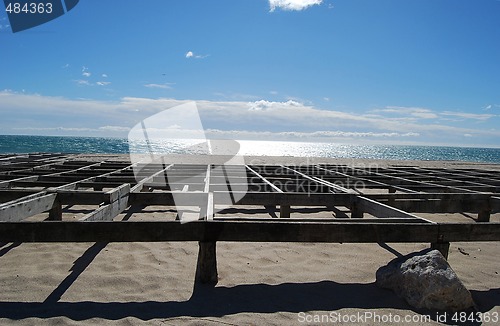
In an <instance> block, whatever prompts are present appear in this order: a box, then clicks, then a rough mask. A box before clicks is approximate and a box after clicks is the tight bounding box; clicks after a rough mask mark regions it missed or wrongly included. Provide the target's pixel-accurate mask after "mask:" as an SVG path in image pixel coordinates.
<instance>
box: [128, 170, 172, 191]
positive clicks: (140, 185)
mask: <svg viewBox="0 0 500 326" xmlns="http://www.w3.org/2000/svg"><path fill="white" fill-rule="evenodd" d="M172 166H173V164H169V165H167V166H163V165H162V166H161V167H162V169H160V171H157V172H155V173H153V174H151V175H149V176H147V177H146V178H144V179H142V180H141V181H139V182H138V183H137V184H136V185H135V186H134V187H132V188H131V189H130V192H131V193H135V192H140V191H141V190H142V188H143V187H145V184H146V183H148V182H151V181H152V180H153V179H154V178H155V177H157V176H160V175H163V177H164V178H165V172H166V171H167V170H169V169H171V168H172ZM139 173H140V172H139Z"/></svg>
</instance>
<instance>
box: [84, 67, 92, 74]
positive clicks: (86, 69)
mask: <svg viewBox="0 0 500 326" xmlns="http://www.w3.org/2000/svg"><path fill="white" fill-rule="evenodd" d="M91 75H92V73H90V72H89V68H87V67H85V66H83V67H82V76H84V77H90V76H91Z"/></svg>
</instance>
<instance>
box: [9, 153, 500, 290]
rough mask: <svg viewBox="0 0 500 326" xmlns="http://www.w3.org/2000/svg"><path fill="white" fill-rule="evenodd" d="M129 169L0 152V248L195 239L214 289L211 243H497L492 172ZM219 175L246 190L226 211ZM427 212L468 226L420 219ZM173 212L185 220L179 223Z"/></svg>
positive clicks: (497, 202)
mask: <svg viewBox="0 0 500 326" xmlns="http://www.w3.org/2000/svg"><path fill="white" fill-rule="evenodd" d="M137 164H140V163H136V164H135V165H134V164H131V163H130V162H127V161H116V160H103V161H88V160H81V159H78V157H77V156H75V155H65V154H27V155H3V156H2V155H0V242H99V241H104V242H123V241H143V242H155V241H199V242H200V254H199V257H198V270H197V280H199V281H202V282H212V283H213V282H216V280H217V272H216V258H215V250H216V248H215V244H216V242H217V241H245V242H247V241H248V242H332V243H333V242H343V243H370V242H373V243H391V242H394V243H395V242H428V243H430V244H431V246H433V247H434V248H437V249H439V250H440V251H441V252H442V253H443V254H444V255H445V256H447V253H448V248H449V243H450V242H457V241H499V240H500V223H499V222H498V221H494V222H491V221H490V217H491V216H492V214H496V213H499V212H500V172H499V171H489V170H484V169H480V168H474V169H443V168H419V167H417V166H396V167H386V168H380V167H377V166H364V167H355V166H347V165H332V164H318V165H308V166H291V165H287V166H285V165H245V166H243V169H244V171H245V173H244V174H243V175H242V174H241V173H240V172H241V169H242V166H224V168H223V169H215V167H216V166H214V165H211V164H196V165H194V164H148V165H147V166H144V167H143V169H142V170H141V173H140V174H139V175H138V176H136V175H134V167H137ZM221 171H222V172H221ZM167 174H168V175H170V176H172V175H175V176H176V177H175V178H174V179H175V180H177V181H173V182H167V183H165V180H166V175H167ZM238 178H239V179H238ZM174 179H170V180H171V181H172V180H174ZM186 179H189V184H186V182H183V180H186ZM229 179H231V181H232V185H233V186H234V185H235V180H237V181H236V184H238V183H239V184H241V185H245V189H247V191H246V192H245V193H244V196H243V198H242V199H241V200H239V201H238V202H236V203H234V202H233V201H230V200H228V198H234V197H235V196H236V195H238V194H236V193H235V191H234V190H232V188H231V187H230V186H229V187H228V180H229ZM238 180H239V181H238ZM233 188H238V187H233ZM228 189H229V190H228ZM174 195H175V199H176V201H177V204H179V198H180V200H181V202H182V209H178V208H176V206H175V203H174ZM236 197H237V196H236ZM178 206H179V205H178ZM221 207H224V209H223V210H220V209H221ZM219 210H220V211H219ZM214 212H215V213H214ZM428 213H432V214H436V216H439V215H438V214H443V213H462V214H465V215H466V216H467V217H468V221H466V222H464V223H442V222H440V221H439V218H437V219H436V218H433V219H432V220H431V219H429V218H423V217H421V216H419V214H428ZM182 214H190V215H191V216H195V219H196V221H194V222H190V223H180V222H179V217H180V215H182Z"/></svg>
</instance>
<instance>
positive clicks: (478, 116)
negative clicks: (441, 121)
mask: <svg viewBox="0 0 500 326" xmlns="http://www.w3.org/2000/svg"><path fill="white" fill-rule="evenodd" d="M441 115H444V116H451V117H458V118H462V119H472V120H479V121H486V120H488V119H491V118H493V117H495V115H494V114H477V113H465V112H450V111H445V112H443V113H441Z"/></svg>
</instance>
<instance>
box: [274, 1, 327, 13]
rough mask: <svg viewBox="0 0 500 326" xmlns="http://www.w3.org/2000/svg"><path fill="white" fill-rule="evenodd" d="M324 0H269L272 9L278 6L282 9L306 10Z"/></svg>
mask: <svg viewBox="0 0 500 326" xmlns="http://www.w3.org/2000/svg"><path fill="white" fill-rule="evenodd" d="M322 2H323V0H269V6H270V11H271V12H272V11H275V10H276V8H279V9H282V10H304V9H307V8H308V7H311V6H314V5H319V4H321V3H322Z"/></svg>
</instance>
